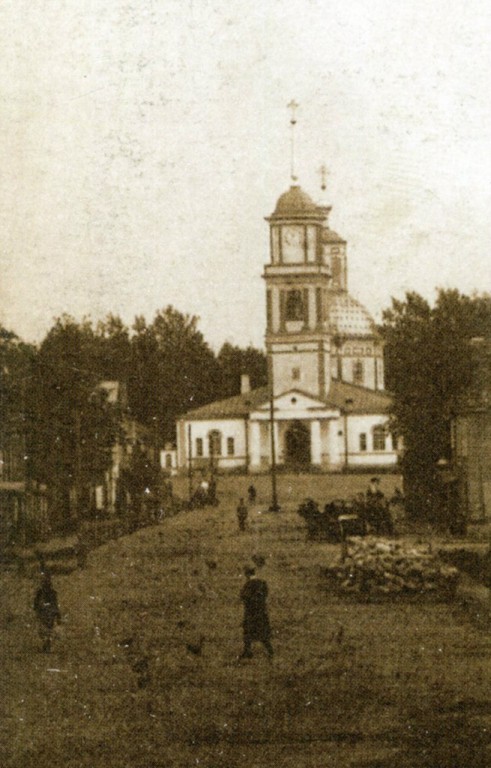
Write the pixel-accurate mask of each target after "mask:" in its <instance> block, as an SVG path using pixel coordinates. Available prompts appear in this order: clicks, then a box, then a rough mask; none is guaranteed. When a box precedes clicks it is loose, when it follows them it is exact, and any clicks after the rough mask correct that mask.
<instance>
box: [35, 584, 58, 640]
mask: <svg viewBox="0 0 491 768" xmlns="http://www.w3.org/2000/svg"><path fill="white" fill-rule="evenodd" d="M34 611H35V612H36V616H37V620H38V624H39V636H40V638H41V640H42V650H43V652H44V653H49V652H50V651H51V639H52V635H53V629H54V625H55V622H58V624H59V623H60V622H61V613H60V609H59V607H58V595H57V594H56V591H55V589H54V588H53V585H52V583H51V576H50V575H49V573H45V574H44V575H43V580H42V582H41V586H40V587H39V589H38V590H37V592H36V595H35V597H34Z"/></svg>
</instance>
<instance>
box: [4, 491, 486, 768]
mask: <svg viewBox="0 0 491 768" xmlns="http://www.w3.org/2000/svg"><path fill="white" fill-rule="evenodd" d="M253 554H260V555H263V556H264V558H265V561H266V564H265V565H264V567H263V568H262V569H261V577H262V578H265V579H266V580H267V582H268V585H269V590H270V595H269V608H270V616H271V622H272V625H273V630H274V634H273V644H274V647H275V652H276V653H275V657H274V659H273V662H272V663H270V662H269V661H268V659H267V657H266V654H265V653H264V651H263V649H261V648H258V649H257V651H256V654H255V657H254V658H253V659H252V660H245V661H242V662H240V663H238V662H237V660H236V657H237V654H238V653H239V652H240V649H241V626H240V624H241V605H240V601H239V599H238V593H239V591H240V587H241V585H242V582H243V578H242V568H243V566H244V565H245V564H246V563H248V562H250V557H251V555H253ZM336 555H337V551H336V548H335V547H334V546H331V545H326V544H312V543H308V542H306V541H305V532H304V529H303V525H302V523H301V521H300V519H299V518H298V516H297V515H296V514H295V513H294V512H293V510H290V511H286V512H283V513H281V514H279V515H276V516H274V515H272V514H269V513H261V508H260V507H258V508H255V509H254V510H253V511H252V512H251V515H250V521H249V528H248V531H247V532H246V533H243V534H239V532H238V531H237V523H236V519H235V510H234V507H233V506H232V504H231V502H228V503H227V502H225V503H224V504H223V505H222V506H221V507H220V508H219V509H218V510H215V509H214V510H205V511H204V512H203V511H194V512H189V513H183V514H181V515H180V516H178V517H175V518H172V519H169V520H165V521H164V522H162V523H161V524H160V525H156V526H155V527H152V528H147V529H144V530H142V531H140V532H138V533H136V534H134V535H132V536H127V537H124V538H122V539H119V540H118V541H114V542H111V543H110V544H108V545H105V546H104V547H101V548H100V549H98V550H97V551H94V552H92V553H91V555H90V557H89V564H88V568H87V570H85V571H77V572H74V573H72V574H71V575H68V576H58V577H55V579H54V582H55V586H56V588H57V590H58V593H59V600H60V605H61V609H62V612H63V616H64V621H63V624H62V626H61V627H60V629H59V632H58V634H57V637H56V638H55V641H54V649H53V652H52V653H51V654H50V655H46V654H42V653H40V652H39V650H38V648H39V639H38V638H37V635H36V628H35V626H34V621H33V613H32V609H31V604H32V596H33V592H34V586H35V585H34V582H33V581H32V580H29V579H26V578H20V577H18V576H16V575H14V574H2V575H1V579H2V584H3V587H2V591H3V600H2V608H1V614H0V638H1V643H2V649H3V652H2V655H3V663H2V671H1V691H2V697H1V703H0V706H1V710H2V711H1V714H2V726H1V727H2V732H3V733H2V740H1V744H2V746H1V748H0V749H1V752H0V764H1V765H2V766H5V768H31V767H32V768H34V767H35V768H48V767H49V768H58V766H59V767H60V768H61V766H63V768H82V767H83V768H98V767H99V766H101V767H102V766H104V767H105V768H130V767H131V768H156V767H157V766H159V767H161V768H173V767H174V766H175V767H176V768H177V766H179V767H181V766H182V768H191V766H207V768H234V766H237V767H238V768H242V766H243V767H244V768H245V767H246V766H247V768H266V767H267V768H270V767H271V768H283V766H285V767H286V766H292V768H293V766H296V767H299V766H308V767H309V768H317V767H318V768H326V767H327V766H336V768H345V767H346V768H347V767H348V766H353V767H354V766H365V767H366V768H368V767H369V766H371V768H375V766H378V767H379V768H392V767H393V766H396V765H397V766H403V768H418V766H425V767H426V768H437V767H438V768H469V767H470V766H472V767H473V768H484V767H485V766H488V765H491V752H490V736H489V733H490V729H491V693H490V691H491V688H490V679H489V668H490V659H491V642H490V639H489V635H488V634H486V633H484V632H483V631H482V630H479V629H477V628H475V627H474V626H473V625H472V624H471V623H470V621H469V620H468V619H467V617H466V616H465V614H463V613H462V612H461V611H460V609H458V608H457V607H456V606H448V605H445V604H435V605H431V604H408V603H400V604H385V605H384V604H382V605H366V604H365V605H360V604H356V603H348V602H343V601H342V600H340V599H339V598H337V597H335V596H334V595H332V594H330V593H329V592H328V591H327V590H326V588H325V585H324V584H323V582H322V578H321V576H320V566H322V565H325V564H326V563H328V562H330V561H331V560H332V559H333V558H334V557H335V556H336ZM200 638H204V639H203V641H202V644H200ZM195 647H197V648H198V651H197V652H195V651H196V648H195ZM190 648H191V650H190ZM193 649H194V651H193Z"/></svg>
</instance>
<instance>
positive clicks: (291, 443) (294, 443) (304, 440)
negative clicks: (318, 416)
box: [285, 421, 310, 466]
mask: <svg viewBox="0 0 491 768" xmlns="http://www.w3.org/2000/svg"><path fill="white" fill-rule="evenodd" d="M285 456H286V461H287V462H288V463H289V464H294V465H297V466H304V465H306V464H310V430H309V428H308V427H307V426H306V425H305V424H303V423H302V422H301V421H292V423H291V424H290V426H289V427H288V429H287V431H286V432H285Z"/></svg>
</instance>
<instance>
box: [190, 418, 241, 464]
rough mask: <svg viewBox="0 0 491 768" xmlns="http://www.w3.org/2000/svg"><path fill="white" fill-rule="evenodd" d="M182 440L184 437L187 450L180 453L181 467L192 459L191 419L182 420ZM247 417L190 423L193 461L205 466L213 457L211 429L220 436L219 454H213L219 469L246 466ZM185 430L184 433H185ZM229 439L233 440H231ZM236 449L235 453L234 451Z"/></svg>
mask: <svg viewBox="0 0 491 768" xmlns="http://www.w3.org/2000/svg"><path fill="white" fill-rule="evenodd" d="M183 424H184V429H183V430H182V431H181V433H180V434H181V440H182V439H183V438H184V444H185V451H184V450H183V449H182V448H181V450H180V452H179V466H180V467H185V466H187V463H188V460H189V443H188V437H189V431H188V426H189V422H183ZM245 429H246V428H245V421H244V419H210V420H206V421H193V422H191V456H192V459H193V463H194V464H195V465H196V464H200V463H201V464H203V466H205V465H206V463H207V462H209V460H210V458H211V456H210V441H209V437H210V432H218V433H219V434H220V436H221V440H220V443H221V446H220V447H221V450H220V454H214V455H213V460H214V462H215V463H216V464H217V465H218V467H219V468H220V469H225V470H226V469H235V468H237V467H241V466H245V464H246V461H247V447H246V433H245ZM182 432H184V434H182ZM230 441H233V442H232V443H231V442H230ZM231 450H233V452H231Z"/></svg>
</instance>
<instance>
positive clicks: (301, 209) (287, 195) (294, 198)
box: [273, 185, 324, 219]
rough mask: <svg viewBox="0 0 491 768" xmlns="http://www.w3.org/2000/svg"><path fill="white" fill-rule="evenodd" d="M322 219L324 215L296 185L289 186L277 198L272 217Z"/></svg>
mask: <svg viewBox="0 0 491 768" xmlns="http://www.w3.org/2000/svg"><path fill="white" fill-rule="evenodd" d="M297 216H298V217H301V218H313V217H315V218H317V219H319V218H323V217H324V214H323V212H322V211H321V210H320V208H319V206H317V205H316V204H315V203H314V201H313V200H312V198H311V197H309V195H308V194H307V193H306V192H304V191H303V189H302V188H301V187H299V186H298V185H294V186H291V187H290V189H289V190H288V192H284V193H283V194H282V195H280V197H279V198H278V202H277V203H276V208H275V211H274V213H273V217H277V218H292V217H297Z"/></svg>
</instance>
